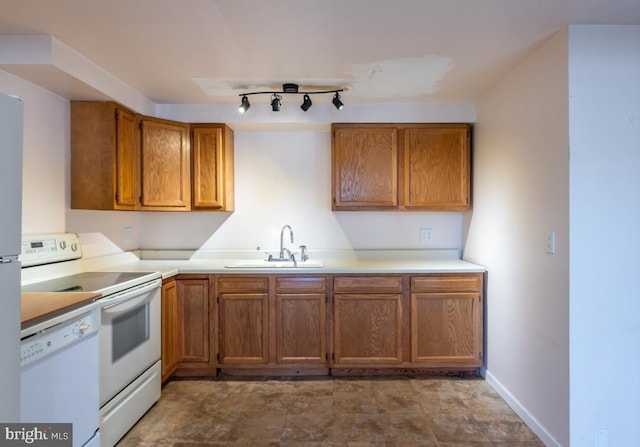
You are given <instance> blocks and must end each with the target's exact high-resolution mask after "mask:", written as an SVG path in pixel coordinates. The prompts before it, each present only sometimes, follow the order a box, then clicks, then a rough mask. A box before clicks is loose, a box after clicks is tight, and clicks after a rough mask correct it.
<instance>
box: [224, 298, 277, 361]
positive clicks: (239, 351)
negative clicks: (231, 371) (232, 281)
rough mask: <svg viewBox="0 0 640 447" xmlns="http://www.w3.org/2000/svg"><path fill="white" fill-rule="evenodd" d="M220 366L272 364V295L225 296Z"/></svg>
mask: <svg viewBox="0 0 640 447" xmlns="http://www.w3.org/2000/svg"><path fill="white" fill-rule="evenodd" d="M219 301H220V304H219V314H220V334H219V338H220V364H222V365H232V364H262V363H268V361H269V308H268V306H269V295H268V294H267V293H221V294H220V295H219Z"/></svg>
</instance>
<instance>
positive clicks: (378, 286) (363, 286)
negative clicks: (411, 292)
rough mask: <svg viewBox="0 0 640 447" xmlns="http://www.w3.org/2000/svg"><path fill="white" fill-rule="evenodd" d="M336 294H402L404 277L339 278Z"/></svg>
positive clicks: (334, 285)
mask: <svg viewBox="0 0 640 447" xmlns="http://www.w3.org/2000/svg"><path fill="white" fill-rule="evenodd" d="M333 290H334V291H335V292H402V276H365V275H363V276H337V277H334V278H333Z"/></svg>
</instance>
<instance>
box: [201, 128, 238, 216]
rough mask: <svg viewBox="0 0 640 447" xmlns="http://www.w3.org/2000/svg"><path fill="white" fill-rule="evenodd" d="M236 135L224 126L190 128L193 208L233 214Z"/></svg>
mask: <svg viewBox="0 0 640 447" xmlns="http://www.w3.org/2000/svg"><path fill="white" fill-rule="evenodd" d="M232 147H233V132H232V131H231V129H229V128H228V127H227V126H225V125H222V124H221V125H204V124H196V125H193V126H192V127H191V153H192V162H193V188H192V195H193V207H194V208H209V209H219V210H223V211H231V210H233V149H232Z"/></svg>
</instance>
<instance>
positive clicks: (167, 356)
mask: <svg viewBox="0 0 640 447" xmlns="http://www.w3.org/2000/svg"><path fill="white" fill-rule="evenodd" d="M161 328H162V329H161V330H162V381H163V382H166V381H167V380H168V379H169V377H171V375H172V374H173V373H174V372H175V370H176V367H177V366H178V358H179V357H178V292H177V286H176V281H175V279H170V280H168V281H164V282H163V284H162V323H161Z"/></svg>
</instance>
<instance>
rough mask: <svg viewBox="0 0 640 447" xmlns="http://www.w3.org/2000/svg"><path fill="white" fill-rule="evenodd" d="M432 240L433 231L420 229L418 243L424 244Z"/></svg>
mask: <svg viewBox="0 0 640 447" xmlns="http://www.w3.org/2000/svg"><path fill="white" fill-rule="evenodd" d="M431 239H433V230H432V229H431V228H420V242H426V241H430V240H431Z"/></svg>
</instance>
